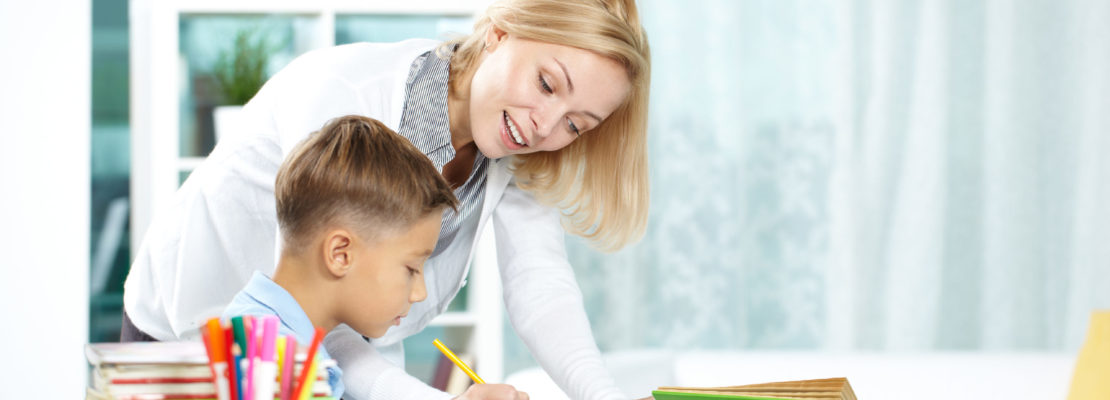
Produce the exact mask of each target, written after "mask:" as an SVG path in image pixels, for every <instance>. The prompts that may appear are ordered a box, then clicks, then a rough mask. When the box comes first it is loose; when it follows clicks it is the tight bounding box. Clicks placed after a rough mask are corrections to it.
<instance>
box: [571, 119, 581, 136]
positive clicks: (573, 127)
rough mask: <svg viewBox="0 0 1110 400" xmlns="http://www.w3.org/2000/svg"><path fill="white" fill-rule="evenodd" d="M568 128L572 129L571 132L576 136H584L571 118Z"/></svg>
mask: <svg viewBox="0 0 1110 400" xmlns="http://www.w3.org/2000/svg"><path fill="white" fill-rule="evenodd" d="M567 128H568V129H570V131H571V132H574V135H575V136H582V133H581V132H579V131H578V125H575V124H574V121H571V120H570V118H567Z"/></svg>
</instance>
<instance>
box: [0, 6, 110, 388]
mask: <svg viewBox="0 0 1110 400" xmlns="http://www.w3.org/2000/svg"><path fill="white" fill-rule="evenodd" d="M90 8H91V2H90V0H47V1H10V0H4V1H2V2H0V60H2V61H0V321H3V322H0V346H3V350H0V358H2V359H3V362H0V398H2V399H17V398H28V399H30V398H38V399H77V398H83V397H84V386H85V374H86V367H85V361H84V353H83V347H82V346H83V345H84V343H85V341H86V339H87V337H88V318H89V317H88V274H89V265H88V263H89V139H90V136H89V132H90V103H89V101H90V100H89V98H90V91H91V84H90V74H91V71H90V57H91V47H90V46H91V21H92V16H91V10H90Z"/></svg>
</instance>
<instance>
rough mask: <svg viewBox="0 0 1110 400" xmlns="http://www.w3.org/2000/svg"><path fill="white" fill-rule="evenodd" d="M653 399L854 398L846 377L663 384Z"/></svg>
mask: <svg viewBox="0 0 1110 400" xmlns="http://www.w3.org/2000/svg"><path fill="white" fill-rule="evenodd" d="M651 395H652V396H653V397H654V398H655V400H698V399H732V400H736V399H749V400H777V399H803V400H816V399H822V400H824V399H829V400H856V394H855V393H853V392H852V386H851V385H849V384H848V379H847V378H829V379H812V380H806V381H790V382H772V383H759V384H755V385H742V386H726V387H710V388H689V387H674V386H663V387H660V388H659V389H658V390H655V391H653V392H651Z"/></svg>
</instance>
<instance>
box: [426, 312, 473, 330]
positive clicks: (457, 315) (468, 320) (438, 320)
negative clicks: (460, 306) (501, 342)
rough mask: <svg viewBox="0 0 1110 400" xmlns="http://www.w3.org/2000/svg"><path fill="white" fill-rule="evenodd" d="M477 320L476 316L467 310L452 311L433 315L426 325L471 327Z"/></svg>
mask: <svg viewBox="0 0 1110 400" xmlns="http://www.w3.org/2000/svg"><path fill="white" fill-rule="evenodd" d="M477 322H478V317H476V316H475V315H474V314H473V313H470V312H467V311H452V312H446V313H443V314H440V315H439V316H437V317H435V319H433V320H432V322H429V323H428V326H444V327H468V326H469V327H473V326H474V325H475V324H476V323H477Z"/></svg>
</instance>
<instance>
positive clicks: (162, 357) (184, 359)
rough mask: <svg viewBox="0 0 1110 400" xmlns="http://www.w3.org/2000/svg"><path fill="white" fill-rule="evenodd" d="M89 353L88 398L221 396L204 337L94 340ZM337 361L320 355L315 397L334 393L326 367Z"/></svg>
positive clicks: (302, 356) (298, 363)
mask: <svg viewBox="0 0 1110 400" xmlns="http://www.w3.org/2000/svg"><path fill="white" fill-rule="evenodd" d="M307 353H308V351H307V346H304V347H301V346H299V347H298V349H297V352H296V356H295V357H294V360H295V365H294V370H295V372H296V373H297V374H298V375H299V373H300V371H301V370H302V369H303V365H304V360H306V359H307V358H308V356H307ZM85 356H86V358H87V359H88V362H89V364H90V365H91V371H90V377H89V387H88V388H87V390H86V399H87V400H108V399H116V400H162V399H167V400H169V399H190V400H198V399H213V400H217V399H220V396H218V394H217V388H216V385H215V383H214V378H213V377H214V375H213V373H212V367H211V365H210V363H209V358H208V355H207V353H206V351H205V347H204V344H202V343H200V342H149V343H92V344H88V345H86V346H85ZM244 361H246V360H244ZM243 366H244V367H246V364H244V365H243ZM334 366H335V361H334V360H318V363H317V367H318V369H317V373H316V377H315V380H314V382H315V384H313V385H311V388H312V392H311V393H312V394H311V397H312V398H313V399H314V400H323V399H330V398H331V393H332V391H331V386H329V385H328V380H327V378H328V372H327V368H328V367H334ZM273 387H274V388H280V387H281V386H280V384H275V385H273ZM277 395H278V392H277V390H275V397H276V396H277Z"/></svg>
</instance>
